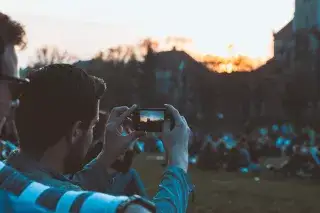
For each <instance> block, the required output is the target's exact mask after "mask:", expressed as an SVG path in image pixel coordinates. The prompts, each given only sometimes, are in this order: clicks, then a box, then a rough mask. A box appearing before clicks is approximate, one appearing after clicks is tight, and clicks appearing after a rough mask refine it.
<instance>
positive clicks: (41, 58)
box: [31, 46, 76, 68]
mask: <svg viewBox="0 0 320 213" xmlns="http://www.w3.org/2000/svg"><path fill="white" fill-rule="evenodd" d="M75 60H76V57H74V56H71V55H70V54H69V53H68V52H67V51H61V50H59V49H58V48H56V47H48V46H44V47H41V48H40V49H38V50H37V51H36V60H35V62H34V63H33V64H32V65H31V67H32V68H39V67H43V66H46V65H49V64H54V63H71V62H74V61H75Z"/></svg>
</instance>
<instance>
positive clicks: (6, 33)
mask: <svg viewBox="0 0 320 213" xmlns="http://www.w3.org/2000/svg"><path fill="white" fill-rule="evenodd" d="M7 44H12V45H14V46H18V47H20V48H21V49H23V48H25V47H26V45H27V42H26V32H25V30H24V26H23V25H22V24H20V23H19V22H17V21H14V20H12V19H11V18H10V17H9V16H8V15H6V14H4V13H1V12H0V54H1V53H2V51H3V49H4V46H5V45H7Z"/></svg>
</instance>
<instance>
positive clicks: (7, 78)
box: [0, 73, 30, 84]
mask: <svg viewBox="0 0 320 213" xmlns="http://www.w3.org/2000/svg"><path fill="white" fill-rule="evenodd" d="M0 81H8V82H10V83H18V84H21V83H29V82H30V81H29V79H27V78H17V77H13V76H8V75H4V74H1V73H0Z"/></svg>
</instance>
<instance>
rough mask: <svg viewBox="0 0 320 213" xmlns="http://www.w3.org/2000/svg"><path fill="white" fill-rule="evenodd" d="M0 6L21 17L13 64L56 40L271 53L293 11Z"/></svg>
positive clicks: (166, 4) (246, 1) (145, 3)
mask: <svg viewBox="0 0 320 213" xmlns="http://www.w3.org/2000/svg"><path fill="white" fill-rule="evenodd" d="M0 5H1V8H0V11H1V12H4V13H7V14H9V15H11V16H12V17H13V18H14V19H16V20H19V21H21V22H22V23H23V24H24V25H25V26H26V30H27V34H28V41H29V43H28V48H27V49H26V50H25V51H23V52H20V53H19V59H20V62H19V65H20V66H25V65H26V64H27V63H28V62H29V61H32V57H33V56H34V53H35V50H36V49H37V48H39V47H41V46H43V45H52V46H57V47H59V48H60V49H63V50H68V51H69V52H71V53H72V54H74V55H77V56H78V57H80V58H83V59H86V58H90V57H91V56H93V55H94V54H95V53H97V52H98V51H99V50H101V49H106V48H108V47H110V46H113V45H117V44H132V43H135V42H137V41H139V40H140V39H142V38H144V37H154V38H157V39H163V38H165V37H167V36H179V37H187V38H190V39H192V40H193V44H192V45H191V46H189V49H190V50H191V51H194V52H196V53H203V54H208V53H209V54H215V55H220V56H227V55H228V49H227V47H228V45H229V44H233V45H234V52H235V53H241V54H245V55H248V56H250V57H267V56H270V55H271V53H272V49H271V46H272V31H273V30H276V31H277V30H279V29H280V28H282V27H283V26H284V25H285V24H286V23H287V22H289V21H290V19H291V18H292V16H293V12H294V0H242V1H241V0H220V1H219V0H197V1H191V0H161V1H154V0H130V1H129V0H90V1H88V0H68V1H67V0H0Z"/></svg>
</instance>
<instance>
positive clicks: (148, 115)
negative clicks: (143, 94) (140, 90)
mask: <svg viewBox="0 0 320 213" xmlns="http://www.w3.org/2000/svg"><path fill="white" fill-rule="evenodd" d="M164 118H165V111H164V110H140V129H143V130H145V131H148V132H160V131H161V130H162V126H163V122H164Z"/></svg>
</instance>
